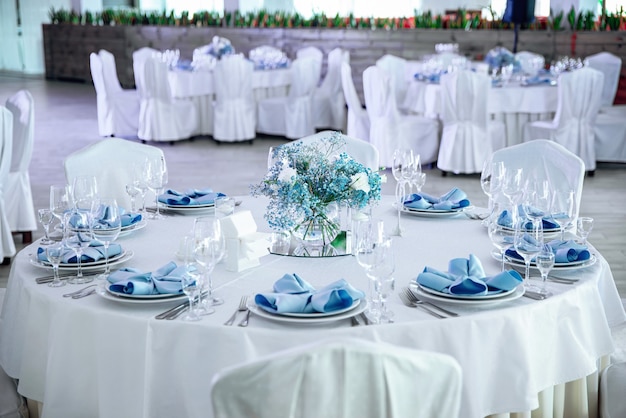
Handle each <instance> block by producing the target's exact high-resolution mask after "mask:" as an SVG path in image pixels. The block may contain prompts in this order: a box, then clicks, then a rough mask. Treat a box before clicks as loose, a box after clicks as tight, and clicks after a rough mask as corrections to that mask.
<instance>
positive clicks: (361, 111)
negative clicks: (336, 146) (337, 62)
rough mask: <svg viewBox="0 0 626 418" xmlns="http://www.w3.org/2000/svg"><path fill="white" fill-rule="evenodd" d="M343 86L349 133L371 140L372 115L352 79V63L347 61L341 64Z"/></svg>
mask: <svg viewBox="0 0 626 418" xmlns="http://www.w3.org/2000/svg"><path fill="white" fill-rule="evenodd" d="M341 86H342V89H343V95H344V97H345V100H346V104H347V105H348V130H347V133H348V135H349V136H352V137H354V138H359V139H362V140H364V141H367V142H369V140H370V117H369V115H368V114H367V110H365V108H364V107H363V105H362V104H361V100H360V99H359V96H358V94H357V92H356V87H355V86H354V81H353V79H352V68H351V67H350V64H348V63H345V62H344V63H342V64H341Z"/></svg>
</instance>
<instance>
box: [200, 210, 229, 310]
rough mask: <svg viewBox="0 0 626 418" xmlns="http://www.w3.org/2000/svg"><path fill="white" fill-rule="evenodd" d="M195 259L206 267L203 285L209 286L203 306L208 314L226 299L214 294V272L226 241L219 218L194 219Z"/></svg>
mask: <svg viewBox="0 0 626 418" xmlns="http://www.w3.org/2000/svg"><path fill="white" fill-rule="evenodd" d="M194 237H195V249H194V257H195V260H196V261H197V262H198V263H199V264H200V265H202V266H203V267H204V273H205V274H204V276H205V277H204V281H203V287H204V286H206V287H207V296H206V298H204V299H203V300H202V308H203V309H204V310H206V311H207V312H206V313H207V314H208V313H212V312H214V310H213V309H212V308H211V305H221V304H222V303H224V301H223V300H222V299H221V298H218V297H215V296H214V295H213V280H212V273H213V270H214V269H215V266H216V265H217V263H219V262H220V260H221V259H222V258H223V257H224V255H225V252H226V243H225V241H224V236H223V235H222V229H221V226H220V221H219V219H216V218H214V217H213V216H201V217H199V218H196V219H195V221H194Z"/></svg>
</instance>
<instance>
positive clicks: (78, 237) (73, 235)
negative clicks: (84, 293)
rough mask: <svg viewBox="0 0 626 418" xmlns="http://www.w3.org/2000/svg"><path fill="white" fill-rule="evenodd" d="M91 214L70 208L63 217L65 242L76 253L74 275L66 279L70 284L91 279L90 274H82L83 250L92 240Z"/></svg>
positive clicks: (86, 281) (81, 282)
mask: <svg viewBox="0 0 626 418" xmlns="http://www.w3.org/2000/svg"><path fill="white" fill-rule="evenodd" d="M90 217H91V214H90V212H89V211H84V210H80V209H76V208H74V209H72V210H71V211H69V212H68V213H67V214H66V215H65V217H64V222H65V233H66V235H65V236H64V240H65V244H66V245H67V247H69V248H71V249H72V250H74V252H75V253H76V265H77V269H76V276H75V277H72V278H71V279H69V280H68V282H69V283H71V284H83V283H89V282H91V281H93V277H91V276H83V269H82V260H81V258H82V256H83V250H84V249H85V248H87V247H89V245H90V244H91V241H92V240H93V235H92V228H91V219H90Z"/></svg>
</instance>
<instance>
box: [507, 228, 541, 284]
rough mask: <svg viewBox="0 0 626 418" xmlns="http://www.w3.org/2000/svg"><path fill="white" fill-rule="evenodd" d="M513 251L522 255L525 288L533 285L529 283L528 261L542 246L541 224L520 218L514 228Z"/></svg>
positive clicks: (529, 261)
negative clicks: (524, 268) (524, 267)
mask: <svg viewBox="0 0 626 418" xmlns="http://www.w3.org/2000/svg"><path fill="white" fill-rule="evenodd" d="M514 246H515V251H517V253H518V254H519V255H520V256H522V258H523V259H524V264H525V266H526V270H525V274H524V283H525V286H526V288H531V287H533V286H532V285H531V284H530V281H529V280H530V263H531V261H532V260H533V258H535V256H536V255H537V254H539V253H540V252H541V249H542V248H543V224H542V223H541V222H540V223H538V224H536V223H533V222H530V223H528V218H522V219H521V220H520V221H519V222H518V223H517V225H516V228H515V242H514Z"/></svg>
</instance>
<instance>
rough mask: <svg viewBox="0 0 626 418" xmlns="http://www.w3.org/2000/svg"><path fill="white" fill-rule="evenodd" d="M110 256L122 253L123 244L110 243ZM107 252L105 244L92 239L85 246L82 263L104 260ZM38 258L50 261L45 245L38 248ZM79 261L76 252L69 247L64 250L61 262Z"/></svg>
mask: <svg viewBox="0 0 626 418" xmlns="http://www.w3.org/2000/svg"><path fill="white" fill-rule="evenodd" d="M107 252H108V254H109V258H111V257H115V256H116V255H119V254H121V253H122V246H121V245H119V244H116V243H114V242H113V243H111V244H109V249H108V251H107ZM107 252H105V251H104V245H102V243H101V242H99V241H92V242H91V244H89V247H86V248H83V254H82V256H81V257H80V261H81V263H91V262H94V261H100V260H104V259H105V256H106V254H107ZM37 259H38V260H39V261H45V262H48V257H47V256H46V249H45V248H44V247H39V248H37ZM75 263H78V258H77V257H76V252H75V251H74V250H73V249H72V248H70V247H68V248H67V249H65V250H64V251H63V257H62V258H61V264H75Z"/></svg>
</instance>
